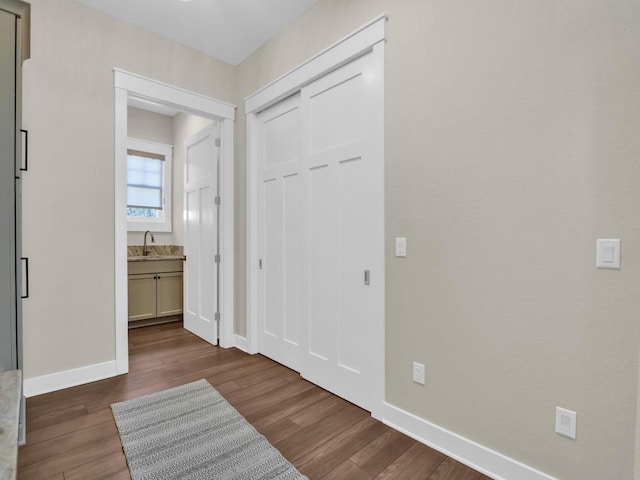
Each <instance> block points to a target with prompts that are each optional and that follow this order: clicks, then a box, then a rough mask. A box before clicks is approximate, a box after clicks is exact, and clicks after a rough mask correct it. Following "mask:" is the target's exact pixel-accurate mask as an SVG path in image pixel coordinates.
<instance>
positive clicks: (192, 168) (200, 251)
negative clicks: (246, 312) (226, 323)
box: [183, 122, 220, 345]
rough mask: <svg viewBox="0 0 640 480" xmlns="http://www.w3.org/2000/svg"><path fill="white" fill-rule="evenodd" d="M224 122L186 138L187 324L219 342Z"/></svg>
mask: <svg viewBox="0 0 640 480" xmlns="http://www.w3.org/2000/svg"><path fill="white" fill-rule="evenodd" d="M218 135H219V126H218V124H217V123H215V122H214V123H212V124H211V125H210V126H208V127H206V128H204V129H203V130H201V131H200V132H198V133H196V134H195V135H194V136H192V137H191V138H189V139H187V140H186V141H185V145H184V148H185V157H184V158H185V164H184V253H185V256H186V260H185V265H184V296H183V298H184V307H183V318H184V328H186V329H187V330H189V331H190V332H192V333H194V334H196V335H198V336H199V337H201V338H203V339H204V340H206V341H207V342H209V343H211V344H214V345H217V343H218V318H217V317H218V316H219V309H218V288H219V283H218V265H219V251H218V205H217V203H218V202H217V197H218V171H219V153H220V149H219V147H218V145H217V144H219V141H220V140H219V137H218Z"/></svg>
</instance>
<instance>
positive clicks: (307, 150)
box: [257, 53, 384, 410]
mask: <svg viewBox="0 0 640 480" xmlns="http://www.w3.org/2000/svg"><path fill="white" fill-rule="evenodd" d="M372 58H373V54H371V53H370V54H367V55H365V56H363V57H361V58H359V59H357V60H354V61H352V62H351V63H349V64H347V65H345V66H343V67H341V68H339V69H338V70H336V71H334V72H332V73H330V74H328V75H325V76H324V77H322V78H320V79H318V80H316V81H315V82H312V83H311V84H309V85H307V86H305V87H303V88H302V90H301V91H300V93H299V94H298V95H296V96H294V97H290V98H288V99H286V100H284V101H282V102H280V103H278V104H276V105H275V106H272V107H270V108H269V109H267V110H266V111H264V112H262V113H260V115H259V116H258V132H257V134H258V138H259V142H258V143H257V145H258V149H259V151H258V159H259V168H260V169H259V171H260V173H261V177H260V179H259V184H260V187H259V189H260V191H259V196H258V198H259V199H260V200H259V204H260V206H259V209H260V210H259V215H258V217H259V218H258V224H259V232H260V240H259V246H258V250H259V256H260V258H261V261H262V270H261V271H260V276H259V287H258V291H259V298H258V305H259V315H258V325H259V337H258V338H259V350H260V352H261V353H263V354H265V355H267V356H269V357H271V358H273V359H275V360H277V361H279V362H281V363H283V364H285V365H287V366H289V367H291V368H293V369H295V370H297V371H299V372H301V374H302V375H303V376H304V377H305V378H307V379H309V380H310V381H312V382H314V383H316V384H318V385H320V386H322V387H323V388H325V389H327V390H330V391H332V392H334V393H336V394H338V395H340V396H341V397H343V398H346V399H347V400H349V401H351V402H353V403H355V404H357V405H360V406H362V407H363V408H365V409H368V410H371V409H372V408H373V405H372V402H373V400H372V399H374V398H377V397H378V396H379V395H378V392H377V391H375V389H376V388H377V387H378V386H377V383H376V379H377V378H379V376H377V375H376V373H378V372H376V371H375V369H376V368H381V366H380V362H379V361H378V358H379V357H381V356H382V355H383V352H382V349H383V338H384V153H383V147H384V145H383V141H382V136H383V128H382V127H383V111H382V101H383V97H382V88H381V85H382V83H381V82H382V81H381V78H380V76H381V73H380V72H381V67H380V69H378V70H376V69H375V68H374V65H373V62H372ZM379 64H380V65H381V62H379ZM376 65H377V64H376Z"/></svg>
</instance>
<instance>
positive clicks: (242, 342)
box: [235, 335, 249, 352]
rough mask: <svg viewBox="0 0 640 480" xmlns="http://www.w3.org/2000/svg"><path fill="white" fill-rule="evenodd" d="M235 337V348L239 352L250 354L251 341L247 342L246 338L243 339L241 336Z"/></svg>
mask: <svg viewBox="0 0 640 480" xmlns="http://www.w3.org/2000/svg"><path fill="white" fill-rule="evenodd" d="M235 337H236V343H235V347H236V348H237V349H238V350H242V351H243V352H248V351H249V340H247V339H246V338H245V337H241V336H240V335H235Z"/></svg>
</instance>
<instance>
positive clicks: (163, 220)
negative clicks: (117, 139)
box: [127, 137, 173, 232]
mask: <svg viewBox="0 0 640 480" xmlns="http://www.w3.org/2000/svg"><path fill="white" fill-rule="evenodd" d="M127 149H130V150H139V151H141V152H148V153H154V154H156V155H163V156H164V166H163V168H162V194H163V198H162V202H163V204H162V205H163V206H162V215H161V216H160V218H148V219H144V220H143V219H141V218H136V219H135V220H134V219H132V217H127V231H128V232H145V231H147V230H150V229H153V231H154V232H171V231H172V223H171V207H172V204H173V200H172V198H173V196H172V191H173V190H172V183H171V180H172V177H173V175H172V172H173V147H172V146H171V145H165V144H163V143H156V142H149V141H147V140H140V139H137V138H131V137H129V138H127Z"/></svg>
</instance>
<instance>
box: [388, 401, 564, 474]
mask: <svg viewBox="0 0 640 480" xmlns="http://www.w3.org/2000/svg"><path fill="white" fill-rule="evenodd" d="M382 422H383V423H384V424H386V425H388V426H390V427H391V428H393V429H395V430H398V431H399V432H402V433H404V434H405V435H408V436H409V437H411V438H413V439H414V440H417V441H419V442H421V443H424V444H425V445H428V446H429V447H431V448H433V449H435V450H437V451H439V452H441V453H444V454H445V455H447V456H448V457H451V458H453V459H454V460H457V461H459V462H460V463H463V464H465V465H467V466H468V467H470V468H473V469H474V470H476V471H478V472H480V473H483V474H484V475H487V476H488V477H491V478H493V479H495V480H514V479H518V480H557V479H556V478H555V477H551V476H549V475H547V474H546V473H543V472H540V471H539V470H536V469H534V468H532V467H530V466H528V465H525V464H524V463H521V462H518V461H517V460H514V459H513V458H509V457H507V456H505V455H503V454H501V453H498V452H496V451H495V450H491V449H490V448H487V447H485V446H483V445H480V444H479V443H476V442H474V441H472V440H469V439H468V438H465V437H462V436H460V435H458V434H456V433H453V432H450V431H449V430H446V429H445V428H442V427H440V426H438V425H435V424H433V423H431V422H429V421H427V420H424V419H422V418H420V417H418V416H416V415H413V414H412V413H409V412H406V411H404V410H402V409H401V408H398V407H396V406H394V405H391V404H390V403H386V402H385V404H384V416H383V419H382Z"/></svg>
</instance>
